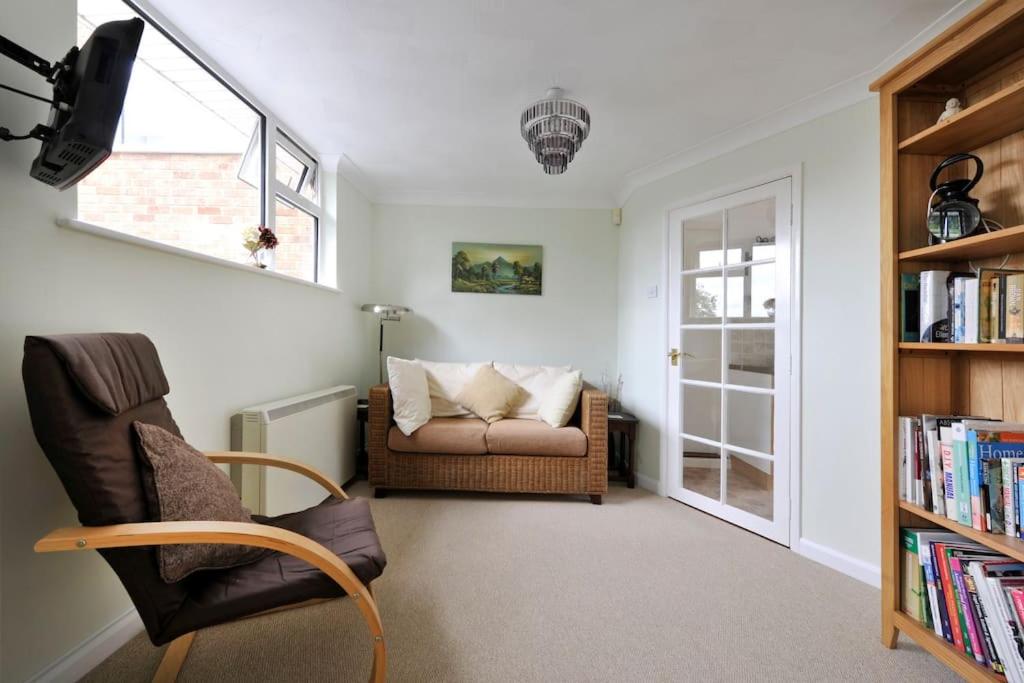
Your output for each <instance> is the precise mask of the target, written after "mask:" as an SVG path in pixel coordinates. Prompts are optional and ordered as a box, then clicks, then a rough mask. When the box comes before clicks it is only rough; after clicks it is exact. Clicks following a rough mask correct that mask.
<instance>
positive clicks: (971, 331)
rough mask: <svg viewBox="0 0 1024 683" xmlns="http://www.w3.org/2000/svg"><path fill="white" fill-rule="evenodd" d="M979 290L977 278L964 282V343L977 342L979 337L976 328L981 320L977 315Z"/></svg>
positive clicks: (979, 333)
mask: <svg viewBox="0 0 1024 683" xmlns="http://www.w3.org/2000/svg"><path fill="white" fill-rule="evenodd" d="M979 291H980V284H979V282H978V278H976V277H972V278H970V279H968V280H967V281H966V282H965V283H964V319H965V322H964V343H966V344H977V343H978V340H979V339H980V337H981V332H980V330H979V329H978V327H979V324H980V322H981V321H980V319H979V316H978V311H979V310H980V307H981V302H980V301H979V297H978V293H979Z"/></svg>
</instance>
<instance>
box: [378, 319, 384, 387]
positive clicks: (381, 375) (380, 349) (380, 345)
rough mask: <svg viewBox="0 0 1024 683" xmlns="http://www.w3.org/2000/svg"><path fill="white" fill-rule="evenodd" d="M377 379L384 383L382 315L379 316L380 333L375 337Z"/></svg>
mask: <svg viewBox="0 0 1024 683" xmlns="http://www.w3.org/2000/svg"><path fill="white" fill-rule="evenodd" d="M377 378H378V379H377V381H378V383H379V384H384V317H383V316H381V318H380V334H379V335H378V337H377Z"/></svg>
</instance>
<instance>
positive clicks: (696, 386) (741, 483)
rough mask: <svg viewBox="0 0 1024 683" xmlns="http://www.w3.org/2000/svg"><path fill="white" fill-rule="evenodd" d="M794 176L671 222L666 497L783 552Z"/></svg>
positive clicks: (689, 210) (683, 212) (677, 214)
mask: <svg viewBox="0 0 1024 683" xmlns="http://www.w3.org/2000/svg"><path fill="white" fill-rule="evenodd" d="M791 222H792V180H791V178H783V179H781V180H776V181H773V182H769V183H765V184H763V185H758V186H757V187H752V188H750V189H747V190H743V191H740V192H735V193H733V194H729V195H726V196H723V197H718V198H716V199H712V200H710V201H706V202H702V203H700V204H697V205H694V206H689V207H686V208H683V209H678V210H676V211H673V212H672V213H671V214H670V216H669V259H670V261H669V283H668V306H669V314H668V320H669V325H668V330H669V340H668V341H669V349H670V350H669V358H670V359H671V361H670V362H667V363H666V367H667V368H668V373H669V381H668V387H669V390H668V412H667V415H668V424H667V432H668V434H669V437H668V438H669V440H668V456H669V463H668V471H667V474H668V487H667V493H668V495H669V496H671V497H672V498H675V499H677V500H679V501H682V502H683V503H687V504H688V505H692V506H694V507H696V508H699V509H701V510H704V511H705V512H708V513H711V514H713V515H716V516H718V517H720V518H722V519H724V520H726V521H729V522H732V523H733V524H737V525H739V526H742V527H745V528H747V529H749V530H751V531H753V532H755V533H758V534H761V535H762V536H765V537H767V538H770V539H772V540H773V541H776V542H778V543H782V544H784V545H789V522H790V490H789V489H790V483H789V482H790V476H789V475H790V472H789V464H790V463H789V459H790V419H791V414H790V395H791V386H790V385H791V376H790V362H791V350H792V349H791V344H792V341H793V340H792V338H791V337H792V335H791V332H792V330H791V318H792V310H791V308H792V289H793V282H794V268H793V262H794V259H793V254H792V251H793V249H792V240H791V232H792V229H791Z"/></svg>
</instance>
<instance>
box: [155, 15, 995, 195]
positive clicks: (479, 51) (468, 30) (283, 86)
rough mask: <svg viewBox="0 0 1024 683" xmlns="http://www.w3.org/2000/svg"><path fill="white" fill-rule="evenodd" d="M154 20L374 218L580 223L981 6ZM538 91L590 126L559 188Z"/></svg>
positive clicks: (790, 119)
mask: <svg viewBox="0 0 1024 683" xmlns="http://www.w3.org/2000/svg"><path fill="white" fill-rule="evenodd" d="M151 2H152V4H153V5H154V6H155V7H156V8H157V10H158V11H160V12H161V13H163V14H164V15H165V16H166V18H167V19H169V20H170V21H171V23H173V24H174V25H175V26H177V27H178V28H179V29H180V30H181V31H182V32H183V33H184V34H185V35H186V36H188V37H189V38H190V39H191V40H192V41H193V42H194V43H196V44H197V45H198V46H199V47H200V48H201V49H202V50H203V51H205V52H206V53H207V54H208V55H209V56H210V57H212V58H213V59H214V60H215V61H216V62H217V63H219V64H220V65H221V66H222V67H223V68H224V69H226V70H227V71H228V72H229V73H230V74H231V75H232V76H233V77H234V78H235V79H236V80H237V81H238V82H240V83H241V84H242V86H243V87H245V88H246V89H247V90H248V91H249V92H251V93H252V94H253V95H254V96H255V97H256V98H258V99H259V100H261V101H262V102H263V103H264V104H265V105H266V106H267V107H269V108H270V109H271V110H272V111H274V112H275V113H276V114H277V115H278V116H279V117H280V118H281V119H282V120H283V121H285V122H287V124H288V125H289V126H290V127H291V128H293V129H294V130H295V131H296V132H297V133H298V134H299V135H300V136H302V137H303V138H304V139H305V140H306V141H307V142H308V143H309V144H311V145H313V146H314V147H315V148H316V149H317V151H319V152H320V153H321V154H322V155H324V156H325V157H327V158H330V157H332V156H334V155H340V156H341V157H342V166H341V168H342V171H343V172H344V173H345V175H346V176H347V177H348V178H349V179H350V180H352V181H353V182H354V183H355V184H356V185H357V186H359V187H360V188H361V189H363V190H364V191H365V192H366V193H367V194H368V195H369V196H370V197H371V198H372V199H374V200H376V201H383V202H388V201H394V202H406V203H409V202H414V203H465V204H491V205H494V204H499V205H513V206H514V205H534V206H592V207H610V206H616V205H617V204H618V203H619V202H621V201H622V199H623V196H624V194H625V193H627V192H628V191H629V190H630V189H631V187H633V186H635V185H636V184H637V183H638V182H641V181H643V180H646V179H649V178H652V177H656V176H658V175H662V174H664V173H665V172H667V171H669V170H674V168H678V167H681V166H683V165H686V164H687V163H689V162H692V161H693V160H694V159H696V158H697V157H698V156H700V155H701V154H702V150H704V151H705V152H706V151H707V150H710V149H712V148H714V147H715V146H716V145H720V144H721V143H722V142H723V141H724V140H727V139H728V138H730V137H732V138H735V139H737V140H738V139H741V138H742V137H743V134H744V131H746V134H747V135H748V136H749V135H752V134H755V133H756V132H757V131H758V130H763V131H764V132H772V131H771V130H770V129H771V127H772V126H773V125H781V123H782V122H786V123H788V125H792V124H793V123H795V122H799V121H800V120H801V119H806V118H808V117H809V116H810V115H811V114H812V113H820V111H821V110H823V109H824V110H827V109H829V108H836V107H837V106H841V105H842V104H847V103H849V102H853V101H856V100H857V99H860V98H862V97H863V96H865V95H866V83H867V81H868V79H869V78H870V77H871V76H873V75H875V74H876V73H877V72H878V71H879V69H880V68H882V67H883V66H888V65H890V64H891V63H892V62H894V61H895V59H896V57H898V56H900V54H901V53H905V52H906V51H907V50H908V49H909V48H911V47H916V46H917V45H918V44H920V43H921V42H922V41H923V40H924V39H925V38H927V37H929V36H930V35H931V34H934V33H935V32H936V31H937V30H938V29H939V28H940V27H941V26H944V25H946V24H948V23H949V22H950V21H951V20H952V19H953V18H955V17H956V16H960V15H961V14H963V12H964V11H966V8H967V7H968V6H973V5H974V4H976V3H975V2H973V1H972V0H968V1H967V2H963V3H959V4H958V1H957V0H845V1H844V0H774V1H772V2H768V1H764V0H734V1H732V2H723V1H722V0H634V2H628V1H627V0H561V1H556V0H426V1H419V2H417V1H416V0H404V1H403V0H367V1H363V2H357V1H353V0H289V1H287V2H282V1H281V0H218V1H217V2H210V0H151ZM954 7H955V10H954V11H953V12H950V10H951V9H954ZM552 85H559V86H561V87H563V88H565V89H566V90H567V91H568V92H569V94H570V95H571V96H572V97H574V98H575V99H578V100H580V101H581V102H583V103H584V104H585V105H586V106H587V107H588V108H589V109H590V111H591V115H592V117H593V130H592V132H591V135H590V138H589V139H588V140H587V141H586V142H585V143H584V145H583V148H582V150H581V151H580V153H579V154H578V155H577V157H576V160H575V161H574V162H573V163H572V164H571V165H570V166H569V170H568V171H567V172H566V173H565V174H563V175H561V176H546V175H544V173H543V172H542V170H541V168H540V166H539V164H537V163H536V162H535V161H534V160H533V157H532V155H531V154H530V152H529V150H528V149H527V147H526V144H525V143H524V142H523V140H522V138H521V137H520V135H519V129H518V119H519V113H520V111H521V110H522V109H523V107H524V106H525V105H527V104H529V103H530V102H532V101H533V100H535V99H539V98H540V97H542V96H543V95H544V93H545V91H546V89H547V88H548V87H549V86H552Z"/></svg>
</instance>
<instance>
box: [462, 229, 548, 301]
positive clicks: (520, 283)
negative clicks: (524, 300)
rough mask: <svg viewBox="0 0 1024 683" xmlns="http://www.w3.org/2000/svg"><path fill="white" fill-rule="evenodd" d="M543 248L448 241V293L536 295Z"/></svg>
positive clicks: (541, 277) (541, 266)
mask: <svg viewBox="0 0 1024 683" xmlns="http://www.w3.org/2000/svg"><path fill="white" fill-rule="evenodd" d="M543 280H544V247H542V246H540V245H537V244H489V243H486V242H452V291H453V292H474V293H477V294H533V295H539V294H540V293H541V287H542V283H543Z"/></svg>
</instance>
